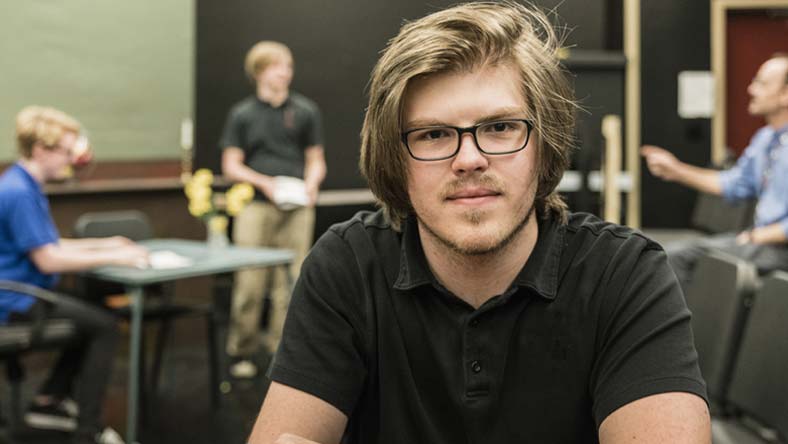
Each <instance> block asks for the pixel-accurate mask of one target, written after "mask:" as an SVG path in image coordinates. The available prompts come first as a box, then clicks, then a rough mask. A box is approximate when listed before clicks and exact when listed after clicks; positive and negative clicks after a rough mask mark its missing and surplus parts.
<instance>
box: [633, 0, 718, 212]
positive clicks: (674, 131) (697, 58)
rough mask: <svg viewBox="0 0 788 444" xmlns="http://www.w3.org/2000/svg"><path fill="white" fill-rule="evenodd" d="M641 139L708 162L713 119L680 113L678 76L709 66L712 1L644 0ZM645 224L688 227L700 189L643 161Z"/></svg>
mask: <svg viewBox="0 0 788 444" xmlns="http://www.w3.org/2000/svg"><path fill="white" fill-rule="evenodd" d="M641 13H642V22H641V30H642V37H641V39H642V40H641V42H642V55H641V62H642V76H641V89H642V92H641V98H642V108H641V110H642V111H641V112H642V132H641V136H642V140H643V143H645V144H654V145H661V146H664V147H665V148H667V149H669V150H670V151H672V152H673V153H674V154H675V155H676V156H677V157H679V158H680V159H682V160H684V161H686V162H689V163H692V164H694V165H699V166H707V165H708V163H709V153H710V150H711V120H710V119H682V118H681V117H679V115H678V111H677V110H678V74H679V72H681V71H687V70H701V71H706V70H709V69H710V49H709V48H710V46H709V44H710V43H709V35H710V27H709V26H710V25H709V2H708V1H699V0H694V1H687V0H660V1H642V2H641ZM642 172H643V176H642V220H643V226H644V227H685V226H688V224H689V221H690V215H691V212H692V207H693V205H694V203H695V196H696V192H695V191H692V190H690V189H688V188H685V187H682V186H680V185H676V184H672V183H666V182H663V181H661V180H659V179H656V178H655V177H653V176H651V174H649V172H648V170H647V169H646V166H645V163H642Z"/></svg>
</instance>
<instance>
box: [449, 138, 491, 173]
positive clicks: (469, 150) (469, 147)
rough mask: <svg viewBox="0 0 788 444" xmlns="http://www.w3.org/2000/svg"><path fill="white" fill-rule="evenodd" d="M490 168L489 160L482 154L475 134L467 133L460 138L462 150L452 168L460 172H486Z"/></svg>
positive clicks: (455, 158)
mask: <svg viewBox="0 0 788 444" xmlns="http://www.w3.org/2000/svg"><path fill="white" fill-rule="evenodd" d="M488 166H489V160H488V159H487V156H485V155H484V153H482V152H481V150H480V149H479V146H478V145H477V144H476V140H475V139H474V137H473V134H470V133H465V134H462V135H461V136H460V150H459V152H457V155H456V156H455V157H454V160H453V161H452V168H453V169H454V170H455V171H456V172H458V173H463V172H466V173H467V172H472V171H477V170H478V171H484V170H486V169H487V167H488Z"/></svg>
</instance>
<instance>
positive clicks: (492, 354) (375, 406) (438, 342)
mask: <svg viewBox="0 0 788 444" xmlns="http://www.w3.org/2000/svg"><path fill="white" fill-rule="evenodd" d="M558 44H559V41H558V39H557V37H556V36H555V34H554V32H553V31H552V29H551V27H550V23H549V21H548V19H547V18H546V17H545V16H544V15H543V14H542V13H540V12H538V11H536V10H534V9H531V8H527V7H524V6H521V5H518V4H516V3H512V2H501V3H468V4H464V5H460V6H457V7H454V8H451V9H447V10H445V11H442V12H437V13H434V14H432V15H429V16H427V17H425V18H422V19H420V20H417V21H415V22H412V23H409V24H406V25H405V26H403V28H402V30H401V31H400V34H399V35H398V36H397V37H396V38H394V39H393V40H392V41H391V42H390V43H389V45H388V47H387V49H386V50H385V52H384V53H383V55H382V56H381V58H380V60H379V62H378V64H377V66H376V67H375V69H374V71H373V74H372V81H371V83H370V92H369V94H370V100H369V107H368V109H367V114H366V119H365V122H364V128H363V130H362V147H361V169H362V171H363V172H364V174H365V175H366V177H367V179H368V180H369V184H370V187H371V189H372V191H373V192H374V193H375V195H376V196H377V197H378V198H379V200H380V202H381V205H382V207H383V209H382V210H381V211H378V212H377V213H368V212H367V213H361V214H359V215H357V216H356V217H354V218H353V219H352V220H350V221H348V222H346V223H343V224H340V225H336V226H334V227H332V228H331V229H330V230H329V231H328V232H327V233H326V234H325V235H324V236H322V237H321V239H320V240H319V241H318V242H317V243H316V245H315V246H314V248H313V250H312V252H311V253H310V255H309V257H308V258H307V260H306V261H305V263H304V267H303V269H302V273H301V276H300V277H299V280H298V283H297V284H296V289H295V292H294V295H293V300H292V304H291V307H290V312H289V314H288V319H287V323H286V326H285V331H284V336H283V339H282V343H281V346H280V348H279V351H278V352H277V354H276V356H275V358H274V362H273V363H272V366H271V369H270V377H271V379H272V383H271V387H270V389H269V391H268V394H267V396H266V399H265V401H264V403H263V407H262V409H261V412H260V416H259V417H258V420H257V423H256V425H255V428H254V430H253V432H252V436H251V439H250V442H251V443H253V444H263V443H272V442H277V443H310V442H318V443H322V444H329V443H337V442H339V441H340V439H341V438H342V437H343V435H344V437H345V438H344V441H343V442H349V443H359V444H372V443H429V444H444V443H445V444H449V443H451V444H456V443H592V442H602V443H607V444H609V443H623V442H628V443H629V442H639V443H665V442H670V443H708V442H710V424H709V423H710V421H709V413H708V408H707V404H706V402H705V400H704V398H705V396H706V394H705V386H704V383H703V380H702V378H701V376H700V372H699V370H698V366H697V354H696V352H695V349H694V347H693V344H692V333H691V330H690V314H689V312H688V311H687V308H686V306H685V305H684V302H683V298H682V294H681V291H680V289H679V286H678V283H677V281H676V277H675V275H674V274H673V272H672V271H671V270H670V268H669V267H668V265H667V261H666V257H665V254H664V252H663V251H662V249H661V248H660V247H659V246H658V245H657V244H655V243H653V242H651V241H650V240H648V239H647V238H645V237H643V236H642V235H641V234H639V233H637V232H635V231H633V230H630V229H628V228H625V227H621V226H617V225H612V224H608V223H605V222H603V221H600V220H599V219H597V218H595V217H593V216H590V215H582V214H569V213H567V210H566V206H565V205H564V203H563V202H562V200H561V198H560V196H559V195H558V193H557V191H556V186H557V184H558V182H559V181H560V179H561V176H562V174H563V171H564V169H565V168H566V165H567V162H568V154H569V151H570V149H571V143H572V127H573V107H574V103H573V100H572V99H571V97H570V91H569V87H568V82H567V78H566V75H565V73H564V72H563V70H562V68H561V67H560V65H559V62H558V59H557V57H556V53H557V50H558Z"/></svg>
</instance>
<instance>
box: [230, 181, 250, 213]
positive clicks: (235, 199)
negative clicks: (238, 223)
mask: <svg viewBox="0 0 788 444" xmlns="http://www.w3.org/2000/svg"><path fill="white" fill-rule="evenodd" d="M226 197H227V202H226V203H227V214H229V215H230V216H235V215H237V214H238V213H240V212H241V210H243V209H244V207H245V206H246V204H248V203H249V201H250V200H252V197H254V188H253V187H252V186H251V185H249V184H248V183H237V184H235V185H233V186H232V188H230V189H229V190H228V191H227V195H226Z"/></svg>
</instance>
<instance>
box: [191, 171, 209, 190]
mask: <svg viewBox="0 0 788 444" xmlns="http://www.w3.org/2000/svg"><path fill="white" fill-rule="evenodd" d="M189 183H199V184H202V185H205V186H208V185H210V184H212V183H213V173H212V172H211V170H209V169H208V168H200V169H199V170H197V171H195V172H194V175H193V176H192V179H191V180H190V181H189Z"/></svg>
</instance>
